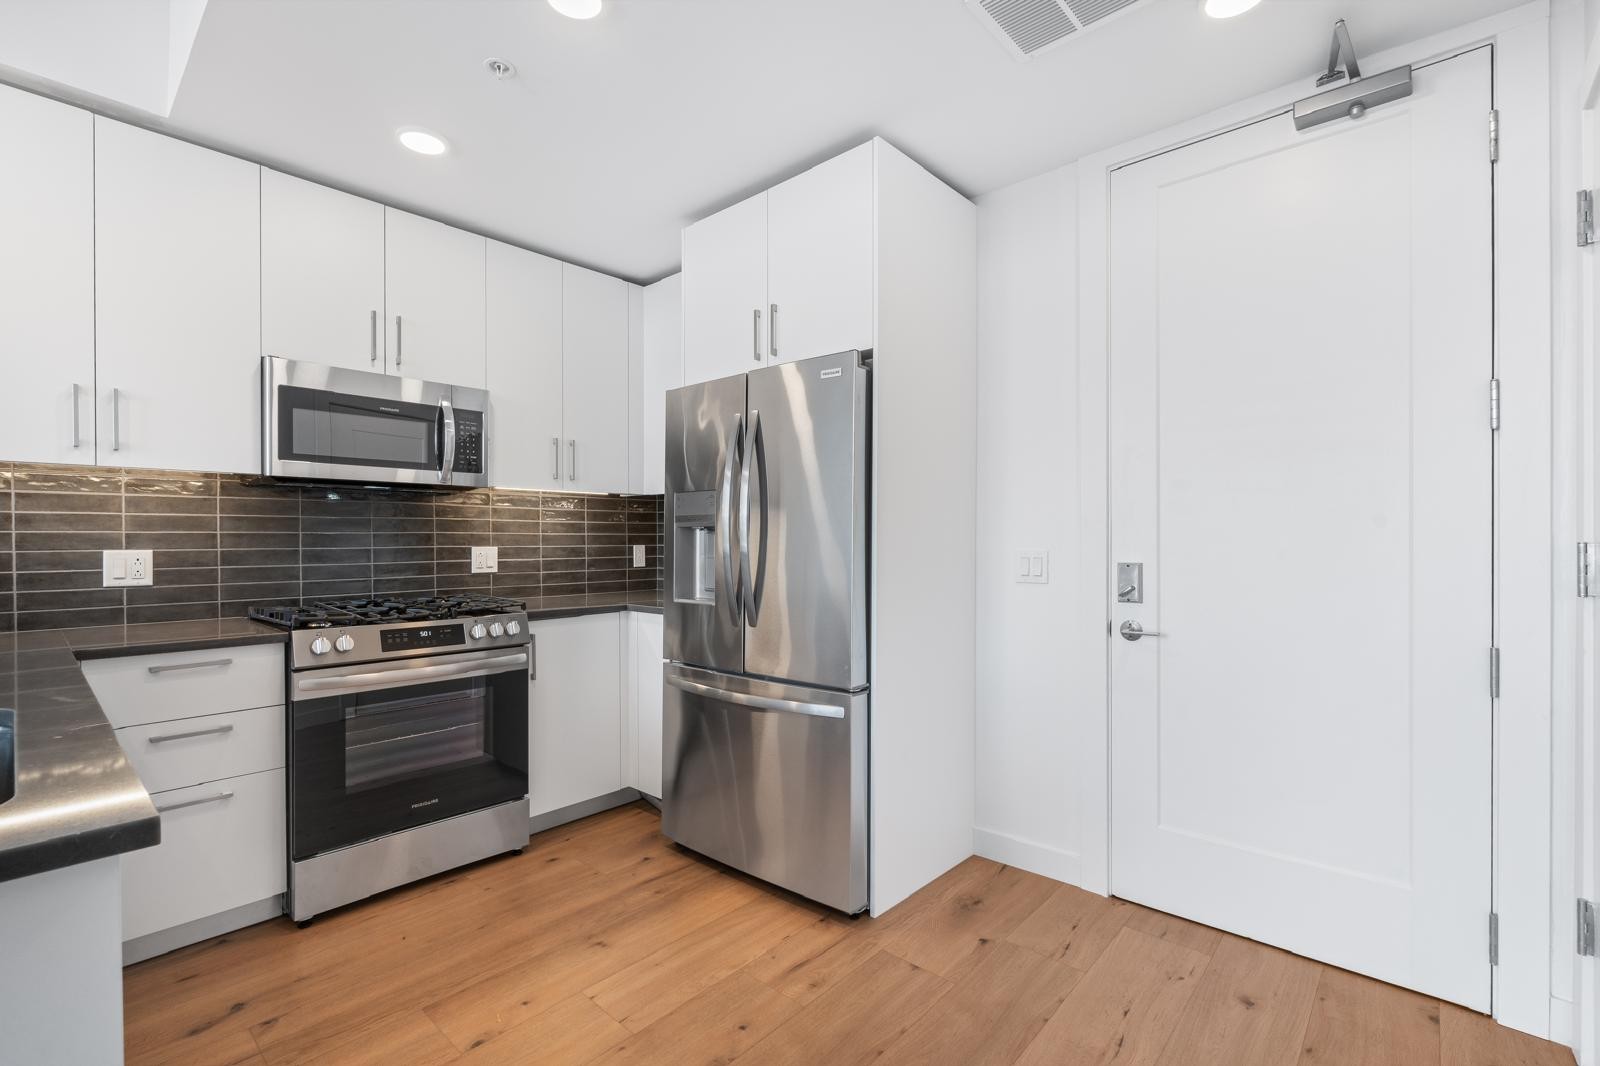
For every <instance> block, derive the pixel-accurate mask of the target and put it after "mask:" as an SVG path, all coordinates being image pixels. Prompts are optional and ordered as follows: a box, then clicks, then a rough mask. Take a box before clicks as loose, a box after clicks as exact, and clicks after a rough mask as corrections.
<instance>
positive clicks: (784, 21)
mask: <svg viewBox="0 0 1600 1066" xmlns="http://www.w3.org/2000/svg"><path fill="white" fill-rule="evenodd" d="M1518 2H1519V0H1265V2H1264V3H1263V4H1262V5H1261V6H1260V7H1259V8H1257V9H1256V10H1254V11H1252V12H1250V13H1248V14H1246V15H1243V16H1241V17H1239V18H1236V19H1232V20H1229V21H1226V22H1218V21H1214V20H1212V19H1208V18H1206V17H1204V16H1203V15H1201V14H1200V12H1199V9H1198V4H1197V2H1196V0H1150V2H1149V3H1147V4H1146V5H1144V6H1142V7H1140V8H1137V9H1135V10H1133V11H1131V12H1129V13H1127V14H1125V15H1122V16H1120V17H1117V18H1115V19H1113V20H1111V21H1109V22H1107V23H1106V24H1104V25H1102V26H1099V27H1097V28H1095V29H1093V30H1092V31H1091V32H1089V33H1086V34H1084V35H1082V36H1081V38H1079V39H1077V40H1074V41H1070V42H1068V43H1067V44H1064V45H1062V46H1060V47H1057V48H1055V49H1052V50H1051V51H1049V52H1046V53H1044V54H1042V55H1039V56H1036V57H1035V58H1034V59H1032V60H1030V61H1027V62H1018V61H1016V60H1014V59H1013V58H1011V56H1010V55H1009V54H1007V52H1006V51H1005V50H1004V49H1003V47H1002V46H1001V45H1000V44H999V43H997V42H996V40H995V39H994V38H993V36H991V33H990V31H989V30H988V29H987V28H986V27H985V26H984V25H982V24H980V23H979V22H978V20H977V19H976V18H974V17H973V15H972V13H971V12H970V11H969V10H968V9H967V7H966V6H965V5H964V4H963V2H962V0H607V2H606V8H605V11H604V13H603V14H602V15H601V16H600V17H599V18H596V19H593V20H591V21H587V22H579V21H573V20H570V19H567V18H564V17H562V16H560V15H558V14H556V13H555V12H553V11H552V10H551V9H550V7H549V5H548V4H547V3H546V2H545V0H210V3H209V5H208V6H207V8H206V11H205V15H204V19H203V21H202V23H201V26H200V31H199V34H198V36H197V37H196V39H195V42H194V46H193V48H192V50H191V52H190V55H189V65H188V68H187V70H186V71H185V72H184V75H183V79H182V82H181V85H180V87H179V90H178V93H177V97H176V100H175V102H174V103H173V106H172V110H171V115H170V118H169V119H167V120H166V121H165V122H163V123H160V124H161V125H164V126H166V127H168V128H171V129H173V130H176V131H179V132H181V133H184V134H186V135H189V136H191V137H193V138H194V139H196V140H200V141H203V142H205V143H209V144H213V145H217V146H219V147H223V148H227V149H230V150H233V151H236V152H238V153H240V154H242V155H246V156H249V157H252V158H256V159H260V160H262V161H264V162H268V163H271V164H275V165H278V166H281V167H283V168H284V169H287V170H290V171H293V172H296V173H300V174H304V175H306V176H308V177H312V178H317V179H320V180H324V181H326V182H328V183H329V184H333V185H338V186H341V187H344V188H348V189H351V190H354V191H356V192H360V193H364V194H367V195H370V196H373V197H375V198H378V199H382V200H386V201H389V202H392V203H395V204H398V205H400V206H404V207H409V208H412V209H414V210H418V211H420V212H423V213H425V214H430V215H434V216H437V217H440V218H443V219H446V220H448V221H451V222H455V223H458V224H460V225H464V226H467V227H470V228H472V229H477V230H481V231H483V232H486V233H489V234H492V235H495V236H500V237H504V238H505V239H507V240H510V241H514V242H516V243H519V244H525V245H528V246H530V247H534V248H537V249H539V250H541V251H545V252H548V253H550V254H552V255H555V256H559V257H561V258H563V259H568V260H571V261H574V262H578V263H583V264H586V265H589V266H593V267H596V268H598V269H601V270H605V271H607V272H610V273H614V274H619V275H621V276H624V277H627V278H630V279H633V280H639V281H649V280H653V279H655V278H658V277H661V276H662V275H664V274H667V273H670V272H672V271H673V270H675V269H676V268H677V265H678V258H679V251H678V249H679V245H678V233H679V230H680V228H681V227H682V226H683V224H685V223H686V222H689V221H691V220H693V219H696V218H699V217H701V216H703V215H706V214H708V213H710V212H711V211H714V210H716V209H718V208H720V207H722V206H724V205H726V204H729V203H732V202H733V201H735V200H737V199H739V198H741V197H743V196H744V195H746V194H748V193H750V192H753V191H755V190H758V189H761V188H764V187H765V186H767V185H769V184H771V183H772V182H774V181H775V180H777V179H781V178H784V177H787V176H789V175H790V174H793V173H795V172H797V171H798V170H801V169H804V168H805V167H806V166H808V165H810V164H812V163H815V162H817V161H819V160H822V159H825V158H827V157H828V156H830V155H832V154H834V153H835V152H837V151H838V150H840V149H842V148H845V147H848V146H850V145H852V144H856V143H859V142H860V141H862V140H864V139H866V138H867V137H869V136H871V135H872V134H881V135H883V136H884V137H886V138H888V139H889V140H890V141H892V142H893V143H895V144H896V145H898V146H899V147H901V148H903V149H904V150H905V151H907V152H909V153H910V154H911V155H912V156H913V157H915V158H917V159H918V160H920V161H921V162H922V163H923V164H924V165H926V166H927V167H929V169H931V170H933V171H934V172H935V173H937V174H939V175H940V176H942V177H943V178H945V179H946V180H947V181H949V182H950V183H951V184H953V185H955V186H956V187H957V188H958V189H960V190H961V191H963V192H965V193H967V194H969V195H977V194H979V193H983V192H986V191H989V190H991V189H994V188H998V187H999V186H1002V185H1006V184H1009V183H1010V182H1013V181H1016V180H1019V179H1021V178H1024V177H1028V176H1031V175H1033V174H1037V173H1040V172H1042V171H1044V170H1047V169H1049V168H1051V167H1054V166H1057V165H1059V164H1062V163H1065V162H1068V161H1070V160H1072V159H1075V158H1077V157H1079V156H1082V155H1084V154H1086V153H1088V152H1091V151H1094V150H1096V149H1099V148H1104V147H1107V146H1109V145H1112V144H1115V143H1117V142H1119V141H1122V140H1124V139H1127V138H1130V137H1132V136H1136V135H1138V134H1140V133H1145V132H1149V131H1151V130H1155V129H1159V128H1161V127H1163V126H1166V125H1170V124H1172V123H1174V122H1177V121H1180V120H1182V119H1184V118H1188V117H1192V116H1194V115H1197V114H1200V113H1203V112H1205V111H1208V110H1211V109H1213V108H1216V107H1220V106H1222V105H1224V104H1226V103H1229V102H1231V101H1234V100H1238V99H1241V98H1243V97H1245V96H1248V95H1251V94H1254V93H1257V92H1261V91H1264V90H1266V89H1270V88H1273V87H1274V86H1278V85H1282V84H1285V83H1288V82H1291V81H1294V80H1296V79H1299V78H1302V77H1304V78H1306V79H1307V85H1308V88H1309V84H1310V82H1309V79H1310V77H1311V76H1312V75H1314V74H1316V73H1317V72H1318V70H1319V68H1320V67H1321V66H1322V65H1323V64H1324V63H1325V61H1326V56H1327V45H1328V37H1329V32H1330V30H1331V27H1332V23H1333V21H1334V19H1335V18H1338V17H1341V16H1342V17H1344V18H1347V19H1348V20H1349V23H1350V28H1351V31H1352V34H1353V36H1354V38H1355V43H1356V47H1357V50H1358V52H1360V53H1361V54H1368V53H1371V52H1374V51H1377V50H1378V49H1380V48H1384V47H1388V46H1391V45H1395V44H1399V43H1403V42H1405V41H1407V40H1411V39H1415V38H1418V37H1422V36H1425V35H1427V34H1429V33H1433V32H1436V31H1437V30H1439V29H1443V28H1445V27H1448V26H1452V25H1458V24H1460V23H1463V22H1466V21H1470V20H1472V19H1475V18H1479V17H1481V16H1484V15H1487V14H1490V13H1493V12H1495V11H1499V10H1503V9H1506V8H1509V7H1513V6H1516V4H1517V3H1518ZM488 56H498V57H501V58H504V59H508V60H510V61H511V62H513V63H515V64H516V65H517V67H518V70H519V75H518V77H517V78H516V79H514V80H512V81H507V82H498V81H496V80H494V79H493V78H492V77H491V76H490V75H489V74H488V73H487V72H486V71H485V70H484V68H483V66H482V63H483V60H484V59H485V58H486V57H488ZM407 125H417V126H423V127H426V128H429V129H432V130H435V131H437V132H439V133H441V134H443V135H444V136H445V137H447V138H448V139H449V140H450V142H451V145H452V148H453V150H452V151H451V152H450V154H448V155H446V156H443V157H439V158H424V157H421V156H417V155H414V154H412V153H410V152H408V151H406V150H404V149H402V148H401V147H399V145H398V144H397V143H396V141H395V138H394V131H395V129H396V128H397V127H400V126H407Z"/></svg>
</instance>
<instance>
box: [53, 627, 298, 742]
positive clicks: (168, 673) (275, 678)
mask: <svg viewBox="0 0 1600 1066" xmlns="http://www.w3.org/2000/svg"><path fill="white" fill-rule="evenodd" d="M83 676H84V677H85V678H86V679H87V680H88V682H89V687H90V688H91V689H93V690H94V694H95V698H96V699H98V700H99V701H100V706H101V708H102V709H103V710H104V711H105V712H106V717H107V718H109V719H110V720H111V724H112V725H113V726H116V727H117V728H119V729H120V728H122V727H124V726H131V725H145V724H147V723H150V722H170V721H174V720H176V719H179V718H194V717H197V716H199V715H206V714H217V713H219V712H222V711H241V710H244V709H246V708H248V707H273V706H278V705H281V704H282V703H283V645H282V644H251V645H246V646H245V647H240V648H208V649H206V650H204V651H184V652H175V653H173V654H170V655H131V656H127V657H126V658H115V659H90V660H88V661H87V662H85V663H84V664H83Z"/></svg>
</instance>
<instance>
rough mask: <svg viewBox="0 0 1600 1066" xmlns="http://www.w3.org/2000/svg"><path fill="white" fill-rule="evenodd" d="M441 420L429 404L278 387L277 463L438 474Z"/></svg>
mask: <svg viewBox="0 0 1600 1066" xmlns="http://www.w3.org/2000/svg"><path fill="white" fill-rule="evenodd" d="M442 433H443V429H442V416H441V414H440V412H439V409H438V408H436V407H433V406H430V405H428V404H422V403H409V402H406V401H404V400H375V399H372V398H370V397H366V396H352V395H346V394H344V393H338V392H328V391H325V390H322V389H303V388H300V387H299V386H296V385H279V386H278V458H279V459H280V460H297V461H300V462H308V463H338V464H341V465H345V466H372V467H383V468H387V469H400V470H438V469H439V468H440V465H441V463H442V451H443V447H442V442H441V435H442Z"/></svg>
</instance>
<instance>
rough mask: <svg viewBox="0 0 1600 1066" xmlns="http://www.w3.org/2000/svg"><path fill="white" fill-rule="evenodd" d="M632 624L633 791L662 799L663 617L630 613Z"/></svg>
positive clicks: (635, 612) (631, 782)
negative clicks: (634, 789)
mask: <svg viewBox="0 0 1600 1066" xmlns="http://www.w3.org/2000/svg"><path fill="white" fill-rule="evenodd" d="M628 617H629V618H630V619H631V620H632V624H633V642H632V643H633V647H632V652H633V656H632V659H633V661H632V662H631V663H630V664H629V665H630V669H631V670H632V673H633V678H632V682H633V684H632V691H633V730H632V732H633V741H634V747H635V752H636V754H635V758H634V760H633V762H634V766H635V770H634V780H632V781H630V782H629V784H631V785H632V786H633V787H634V788H636V789H638V790H639V791H640V792H643V793H645V794H646V795H649V796H654V797H656V798H657V799H660V798H661V685H662V675H661V662H662V656H661V616H660V615H659V614H645V613H643V612H638V611H630V612H628Z"/></svg>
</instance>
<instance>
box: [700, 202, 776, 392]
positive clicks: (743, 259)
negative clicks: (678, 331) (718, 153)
mask: <svg viewBox="0 0 1600 1066" xmlns="http://www.w3.org/2000/svg"><path fill="white" fill-rule="evenodd" d="M766 317H767V194H766V193H761V194H759V195H757V196H752V197H750V199H748V200H744V201H742V202H740V203H737V204H734V205H733V206H732V207H730V208H727V209H726V210H724V211H719V212H717V213H716V214H714V215H712V216H711V217H710V218H704V219H701V220H700V221H699V222H696V223H694V224H693V225H691V226H689V227H688V228H687V229H685V230H684V231H683V369H684V378H685V380H686V381H690V382H697V381H712V380H715V379H716V378H721V377H727V376H728V375H729V374H743V373H745V372H747V371H750V370H754V369H755V368H756V367H759V366H764V365H765V364H766V352H767V347H766V345H767V331H766V328H765V324H766Z"/></svg>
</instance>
